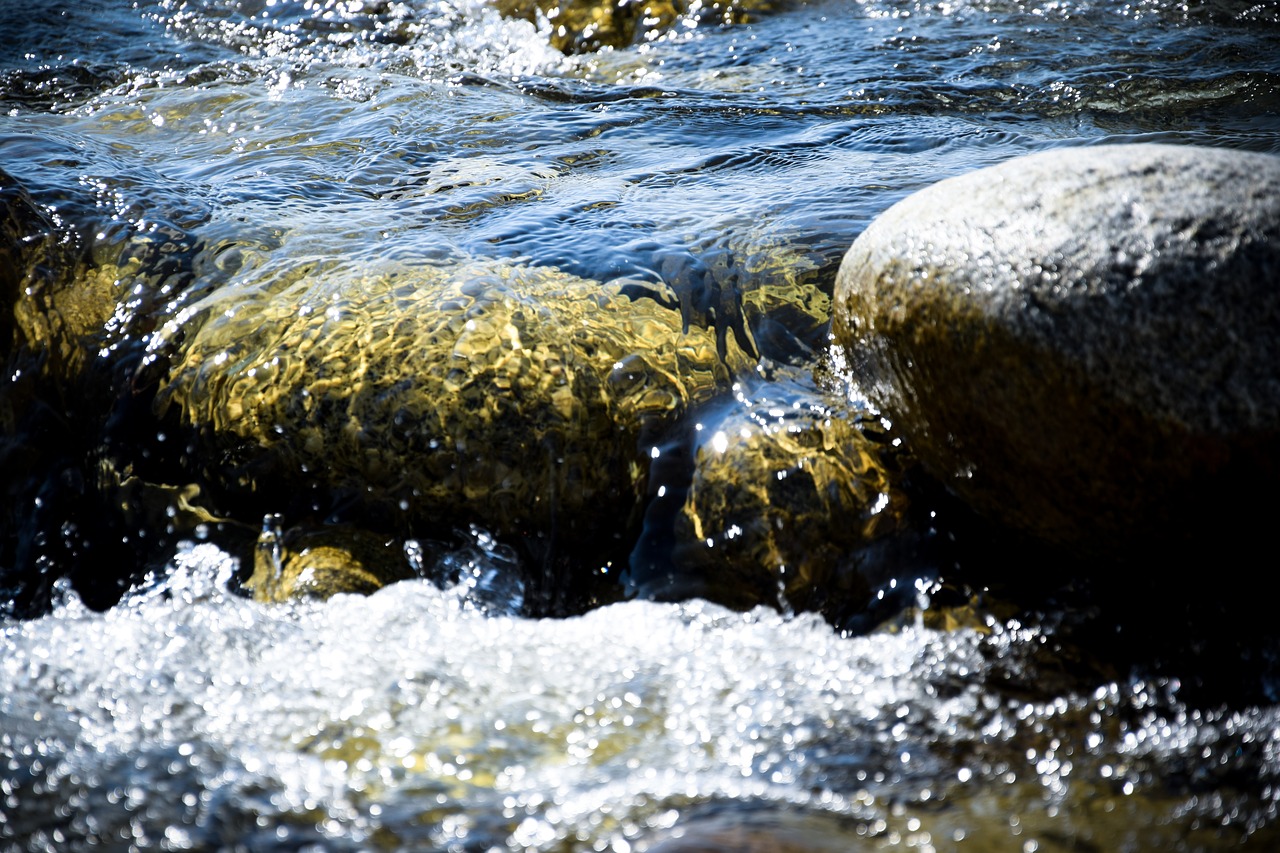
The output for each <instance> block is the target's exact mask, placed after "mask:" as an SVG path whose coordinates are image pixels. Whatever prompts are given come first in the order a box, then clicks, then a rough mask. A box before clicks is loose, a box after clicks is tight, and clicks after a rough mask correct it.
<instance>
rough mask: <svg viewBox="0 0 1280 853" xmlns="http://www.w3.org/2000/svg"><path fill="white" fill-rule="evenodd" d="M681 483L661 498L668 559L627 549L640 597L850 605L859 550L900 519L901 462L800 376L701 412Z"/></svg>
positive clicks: (857, 598) (857, 586)
mask: <svg viewBox="0 0 1280 853" xmlns="http://www.w3.org/2000/svg"><path fill="white" fill-rule="evenodd" d="M692 433H693V435H692V441H691V450H690V453H691V455H692V475H691V480H690V482H689V484H688V487H687V489H681V490H677V491H675V493H673V494H666V495H663V496H662V497H660V498H657V499H655V502H654V503H653V504H652V505H651V509H650V514H649V521H650V524H651V525H652V524H653V522H654V521H655V519H657V518H660V517H661V515H662V514H663V512H664V510H663V508H662V502H663V501H669V502H674V503H675V504H678V509H676V508H674V507H672V508H668V509H667V510H666V512H667V513H673V514H674V515H673V518H672V521H671V522H670V527H671V537H672V543H673V544H672V546H671V549H670V550H671V553H670V556H669V557H667V556H666V555H665V554H664V555H663V556H662V557H660V558H659V559H656V560H654V559H651V560H649V561H648V562H647V564H646V562H645V561H643V560H635V559H634V558H633V563H632V573H633V580H634V582H635V583H636V584H637V586H638V587H639V589H640V590H641V591H642V593H643V594H645V595H650V596H657V597H660V598H688V597H693V596H699V597H704V598H710V599H712V600H714V601H718V602H720V603H723V604H727V605H730V606H737V607H753V606H755V605H758V604H760V603H761V602H769V603H774V604H777V605H779V606H781V607H783V608H784V609H794V610H797V611H804V610H822V611H824V612H827V613H828V615H832V616H835V615H837V614H844V613H847V612H849V611H851V610H852V611H856V610H858V609H860V608H861V607H862V606H863V605H864V604H865V603H866V601H867V600H868V597H869V595H870V593H871V589H872V586H873V581H872V577H871V575H872V574H873V572H871V571H869V568H868V566H867V565H866V564H867V562H868V561H869V559H870V558H871V555H870V552H869V550H868V549H869V547H871V546H876V545H878V544H881V543H886V542H887V541H888V540H889V539H890V538H891V537H892V536H894V535H896V534H901V533H903V532H904V531H905V530H906V528H907V526H908V521H907V509H908V505H909V501H908V498H907V494H906V491H905V489H904V488H903V483H902V479H903V478H902V469H903V467H904V465H905V463H904V460H903V459H902V458H900V457H901V454H900V453H899V451H898V450H897V448H896V447H895V446H894V445H893V444H892V438H891V437H890V436H889V435H888V434H887V433H886V431H885V430H884V428H883V426H882V425H881V423H880V422H879V419H878V418H876V417H875V416H874V415H872V414H871V413H869V412H865V411H856V410H853V409H851V408H850V407H849V406H848V405H847V403H843V402H842V401H840V400H838V399H836V398H835V396H834V395H830V394H827V393H824V392H822V391H820V390H819V389H817V388H815V387H813V386H812V384H811V383H810V382H807V381H805V380H804V377H802V376H797V377H794V378H788V379H781V378H775V379H774V381H771V382H768V383H762V384H760V385H758V386H757V387H755V388H753V389H751V390H746V389H744V388H740V389H739V390H738V391H737V393H736V394H735V395H734V397H733V398H732V399H729V400H726V401H724V402H722V403H721V404H719V405H717V406H714V407H712V408H711V409H710V410H708V411H704V412H702V413H700V417H699V423H698V424H697V425H696V429H694V430H692Z"/></svg>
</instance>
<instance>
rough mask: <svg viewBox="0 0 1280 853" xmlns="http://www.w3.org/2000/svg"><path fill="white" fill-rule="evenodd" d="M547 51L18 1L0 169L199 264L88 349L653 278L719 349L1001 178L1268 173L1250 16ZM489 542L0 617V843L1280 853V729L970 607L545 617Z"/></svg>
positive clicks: (394, 22)
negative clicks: (1150, 169) (946, 191)
mask: <svg viewBox="0 0 1280 853" xmlns="http://www.w3.org/2000/svg"><path fill="white" fill-rule="evenodd" d="M540 26H541V28H542V29H541V30H540V28H539V27H540ZM546 27H547V24H546V23H545V22H543V23H542V24H541V25H536V24H531V23H528V22H524V21H511V20H506V19H503V18H501V17H500V16H499V15H498V14H497V13H496V12H495V11H494V10H493V9H492V8H490V7H489V6H487V5H485V4H483V3H480V2H478V0H413V2H336V0H242V2H233V0H156V2H138V3H133V4H114V3H109V2H106V0H87V2H82V3H47V4H36V5H35V6H34V7H33V6H31V5H29V4H22V5H21V6H20V4H16V3H6V2H0V31H3V32H4V36H3V38H0V167H2V168H3V169H4V171H5V173H7V174H9V175H11V176H13V177H14V178H15V179H16V180H17V181H18V182H19V183H20V184H21V185H22V186H23V187H24V188H25V189H26V190H27V191H29V192H30V193H31V195H32V197H33V198H35V199H36V201H37V202H39V203H40V204H41V205H43V207H44V209H45V210H46V211H47V212H48V214H49V216H50V218H51V220H52V221H53V222H54V223H55V225H58V226H59V227H66V228H67V229H68V231H69V233H71V234H73V235H75V238H76V239H78V240H80V241H81V242H82V243H83V244H84V249H85V252H86V253H88V254H90V255H91V256H93V257H94V258H97V259H99V260H105V261H109V262H115V260H116V259H117V258H119V257H121V255H122V253H123V254H124V256H126V257H127V256H129V253H141V254H142V255H145V256H147V257H150V258H152V259H153V262H154V258H155V257H157V256H160V257H164V258H172V259H175V260H173V261H172V267H164V268H163V269H164V270H165V273H164V277H162V278H161V279H160V281H159V283H158V284H157V287H156V290H155V292H154V293H146V294H142V293H139V294H136V296H134V297H131V298H129V299H123V300H121V301H120V307H119V309H118V310H117V312H116V314H115V315H114V316H113V317H111V318H110V320H109V321H108V323H107V327H106V328H107V335H106V338H105V340H104V341H103V349H102V356H103V357H104V358H107V357H110V356H111V354H112V353H114V352H117V351H119V350H121V348H124V347H126V346H127V345H130V344H132V343H136V342H137V341H138V340H143V341H144V342H145V340H146V337H147V336H148V335H150V334H151V330H152V329H154V328H158V327H159V323H158V322H155V320H156V316H158V317H159V318H160V320H162V321H163V320H172V319H175V318H176V319H177V320H179V321H181V319H182V318H183V317H185V316H186V315H185V314H184V313H183V311H184V309H190V308H191V307H192V306H193V305H195V304H197V303H198V300H200V299H202V298H204V297H206V296H208V295H209V294H210V293H214V292H218V291H219V290H220V289H221V291H222V294H221V296H222V298H228V299H230V300H231V301H234V293H235V290H234V289H235V288H237V287H240V288H248V287H256V286H258V284H257V283H258V282H264V281H271V280H273V278H279V277H281V275H282V273H281V271H284V274H292V273H291V272H290V271H294V270H299V269H303V270H305V269H307V268H308V264H314V265H315V266H316V267H317V268H323V265H324V264H327V263H331V262H332V260H333V259H334V258H341V259H343V262H344V263H346V264H349V265H352V266H358V265H359V264H361V263H367V264H368V265H369V266H370V267H375V266H378V265H380V264H385V263H393V262H397V261H405V262H413V263H422V262H428V263H431V262H435V263H441V264H445V263H453V262H456V261H459V260H463V259H466V258H470V257H485V258H493V257H497V258H502V259H507V260H511V261H517V262H522V263H529V264H532V265H556V266H560V267H562V268H564V269H565V270H567V271H569V272H571V273H573V274H575V275H579V276H583V277H585V278H589V279H596V280H602V281H605V280H611V279H615V278H620V277H630V278H633V279H638V280H640V281H647V282H652V283H654V284H658V283H661V284H662V285H663V286H669V287H671V288H672V289H673V291H674V292H675V293H676V294H677V296H678V297H679V299H680V302H681V307H682V310H684V311H685V312H686V314H687V316H688V317H690V318H691V319H692V320H693V321H695V322H717V323H723V322H726V318H724V317H723V316H709V315H710V314H714V311H710V310H709V309H708V306H714V305H719V304H722V302H723V299H722V297H723V294H725V293H731V294H733V295H735V296H740V295H741V294H743V293H747V292H749V291H750V290H751V289H753V288H758V287H761V286H765V285H768V284H770V283H771V282H772V281H773V280H774V278H773V277H775V276H777V275H778V271H779V269H786V270H790V271H791V274H793V275H799V274H800V273H801V272H803V273H804V274H806V275H811V276H812V277H813V278H814V280H815V281H818V282H819V283H821V284H823V285H824V286H826V287H828V288H829V287H830V282H831V279H832V278H833V277H834V269H835V266H836V264H838V262H839V258H840V256H841V254H842V253H843V251H844V250H845V249H846V248H847V246H848V244H849V242H850V241H851V240H852V238H853V237H854V236H855V235H856V234H857V233H859V232H860V231H861V230H862V229H863V228H864V227H865V225H866V224H867V222H869V221H870V219H871V218H872V217H873V216H874V215H876V213H878V212H879V211H881V210H883V209H884V208H886V207H887V206H889V205H890V204H891V203H893V202H894V201H896V200H897V199H899V198H901V197H902V196H904V195H906V194H907V193H909V192H911V191H913V190H915V189H918V188H920V187H922V186H925V185H927V184H930V183H932V182H934V181H937V180H939V179H942V178H945V177H948V176H950V175H954V174H958V173H961V172H964V171H968V170H971V169H973V168H977V167H980V166H983V165H988V164H991V163H995V162H999V161H1002V160H1005V159H1008V158H1010V157H1013V156H1016V155H1018V154H1022V153H1026V152H1028V151H1033V150H1038V149H1042V148H1046V147H1053V146H1057V145H1065V144H1081V143H1086V142H1094V141H1099V142H1100V141H1110V142H1115V141H1135V140H1151V141H1173V142H1183V143H1200V144H1212V145H1227V146H1232V147H1242V148H1249V149H1254V150H1269V151H1273V152H1280V135H1278V134H1277V132H1276V131H1277V123H1276V114H1277V111H1278V110H1280V98H1278V96H1277V93H1280V54H1277V52H1276V51H1274V49H1273V48H1274V44H1275V43H1276V41H1275V36H1276V34H1277V33H1278V32H1280V17H1278V15H1277V12H1276V9H1275V8H1274V6H1273V5H1272V4H1267V3H1250V2H1172V0H1135V2H1130V3H1104V2H1090V0H1045V2H1020V1H1019V0H985V2H984V1H983V0H957V2H893V1H892V0H847V2H838V0H829V2H812V3H803V2H797V3H794V4H786V5H785V8H782V9H780V10H778V11H775V12H773V13H771V14H769V15H762V16H761V17H760V18H759V19H758V20H756V21H754V22H752V23H746V24H740V25H736V26H729V27H716V26H709V25H707V23H705V22H702V23H699V21H698V19H697V17H696V16H692V15H691V16H689V17H687V18H685V19H683V20H681V21H678V22H677V23H676V25H675V26H674V27H673V28H672V29H671V30H670V31H668V32H667V33H665V34H662V35H660V36H659V37H657V38H653V39H650V40H647V41H646V42H645V43H643V44H640V45H637V46H635V47H632V48H628V49H622V50H606V51H602V52H599V53H597V54H591V55H582V56H575V57H565V56H562V55H561V54H559V53H558V52H556V51H554V50H553V49H552V48H550V47H549V45H548V41H547V32H546ZM122 247H124V248H122ZM139 247H141V248H139ZM147 252H150V253H151V254H149V255H147ZM156 263H158V262H156ZM798 271H799V272H798ZM148 313H150V314H151V315H154V316H151V317H147V316H146V315H147V314H148ZM752 331H753V334H755V335H757V337H758V338H760V339H761V340H764V339H765V337H767V336H766V335H765V334H764V332H765V330H762V329H753V330H752ZM811 344H812V342H796V341H790V340H787V339H785V336H784V337H783V338H782V339H781V342H780V343H778V345H777V351H776V352H772V353H770V354H771V355H774V356H776V357H779V358H795V357H797V356H800V357H806V356H809V355H811V354H812V353H811V352H808V351H806V350H805V346H809V345H811ZM19 378H20V377H19V376H18V375H16V374H15V376H13V377H12V381H14V382H17V381H18V380H19ZM160 440H163V437H161V438H160ZM712 443H713V446H716V447H719V446H720V444H721V443H722V441H721V439H720V438H719V437H713V438H712ZM723 443H724V444H725V445H726V446H727V438H726V439H724V440H723ZM6 451H7V448H6ZM6 458H9V457H6ZM18 493H19V494H21V495H23V496H24V498H23V499H24V500H26V499H27V498H28V497H30V498H31V499H30V503H31V505H32V507H34V508H33V509H31V510H30V516H31V517H32V518H37V519H44V518H45V516H47V515H48V513H50V512H52V511H53V510H51V509H49V508H48V506H46V505H45V504H43V503H42V501H44V500H45V498H44V495H45V494H46V492H45V491H43V490H42V489H41V487H40V485H39V484H37V485H36V486H34V487H32V488H31V489H29V490H26V491H23V490H21V489H18ZM32 496H34V497H32ZM23 512H25V510H24V511H23ZM16 515H17V516H19V517H22V518H26V517H27V516H24V515H22V513H17V514H16ZM40 523H42V524H45V523H46V522H45V521H40ZM80 523H81V525H83V523H84V519H81V522H80ZM48 524H49V526H48V527H47V530H49V531H61V532H62V534H63V535H65V536H66V537H67V539H68V541H69V542H70V540H71V539H72V538H73V534H74V533H75V531H76V529H77V525H76V524H75V523H73V522H71V521H68V522H66V523H65V524H64V523H62V521H61V520H60V519H55V520H54V521H53V522H49V523H48ZM41 530H42V531H45V530H46V528H41ZM472 534H473V540H474V541H473V542H472V543H471V544H469V545H467V546H466V547H464V548H462V549H460V550H457V551H455V552H452V553H450V554H447V555H445V556H444V557H443V558H442V563H441V564H440V565H439V566H435V567H428V568H430V571H426V570H424V572H423V573H424V574H426V575H430V576H432V577H436V578H446V579H448V580H449V581H450V582H452V583H455V584H456V585H454V586H449V587H447V588H444V589H442V588H440V587H438V586H436V585H433V584H432V583H429V582H427V581H410V582H405V583H401V584H397V585H395V586H392V587H389V588H387V589H384V590H382V591H380V592H379V593H377V594H375V595H373V596H370V597H368V598H360V597H353V596H338V597H336V598H334V599H332V600H330V601H328V602H324V603H320V602H300V603H297V604H292V605H280V606H264V605H261V604H257V603H254V602H252V601H249V600H246V599H245V598H244V597H242V596H241V595H239V594H236V593H232V592H229V591H228V585H229V584H230V583H231V578H232V576H233V574H234V570H235V566H234V560H233V558H232V557H230V556H229V555H228V554H227V553H225V552H224V551H222V550H219V549H218V548H217V547H216V546H215V545H213V544H211V543H209V542H204V543H200V544H192V543H189V542H188V543H182V544H181V545H179V546H178V548H177V553H176V554H174V555H172V557H171V559H168V564H167V565H166V566H165V567H164V569H163V571H160V572H158V573H157V574H156V575H155V576H154V577H152V578H151V579H149V580H148V581H147V582H146V583H144V584H143V585H141V586H140V587H139V588H138V589H136V590H135V591H134V592H132V593H130V594H129V595H127V596H126V597H125V599H124V600H123V601H122V602H121V603H120V604H119V605H118V606H116V607H113V608H111V609H109V610H107V611H106V612H95V611H93V610H91V609H90V608H87V607H86V606H84V604H82V603H81V601H80V599H79V597H78V596H77V594H76V593H75V592H74V591H72V590H71V589H70V588H69V586H68V585H67V584H66V583H65V582H62V583H60V589H59V598H58V601H57V602H56V604H55V606H54V607H53V609H52V611H51V612H49V613H48V614H47V615H44V616H42V617H40V618H36V619H32V620H29V621H19V620H15V619H10V620H7V621H4V622H3V623H0V652H2V653H0V847H3V848H4V849H5V850H9V849H13V850H30V851H40V850H47V851H63V850H88V849H108V850H116V849H119V850H124V849H174V850H182V849H202V850H204V849H230V850H268V849H271V850H275V849H279V850H295V849H324V850H345V849H350V850H368V849H375V850H398V849H440V850H468V851H470V850H489V849H499V850H545V851H551V850H563V851H569V850H575V851H576V850H587V849H591V850H614V851H618V853H629V851H642V850H644V849H647V848H648V847H650V846H654V845H657V844H661V843H664V841H669V840H671V839H674V838H676V837H678V836H679V835H680V833H682V832H687V833H688V834H689V837H690V838H694V837H697V835H698V830H697V827H698V826H699V825H700V824H701V825H702V826H703V827H704V830H702V831H703V832H704V833H709V834H710V835H711V836H712V837H713V838H714V836H715V832H716V831H717V827H721V828H722V827H724V826H727V825H733V824H734V823H735V822H736V823H737V824H740V825H744V826H757V827H764V828H765V829H764V830H762V832H769V831H774V832H776V833H777V835H776V836H775V837H776V838H778V839H782V838H785V837H786V834H787V832H788V831H791V829H789V828H794V826H793V824H792V823H791V822H792V821H804V820H809V821H812V822H811V823H804V824H803V827H802V829H801V830H796V831H799V832H800V834H801V838H802V839H803V841H802V842H801V843H800V844H799V845H798V847H797V848H796V849H818V848H819V847H821V849H827V848H828V847H829V848H830V849H844V850H849V849H864V848H865V849H901V848H906V849H916V850H931V849H939V850H945V849H957V848H959V849H966V850H1019V849H1020V850H1025V851H1032V850H1064V851H1065V850H1078V849H1082V848H1084V849H1105V850H1152V849H1155V850H1179V849H1186V850H1212V849H1236V848H1237V847H1238V846H1241V845H1242V844H1246V843H1249V844H1254V845H1257V846H1258V847H1259V848H1260V849H1275V847H1276V845H1280V839H1278V838H1277V829H1276V825H1277V808H1278V806H1277V799H1278V798H1280V779H1277V773H1278V772H1280V716H1277V712H1276V710H1275V709H1274V708H1273V707H1270V706H1264V707H1243V708H1239V707H1226V706H1222V707H1220V706H1215V705H1212V704H1210V705H1208V706H1203V707H1202V706H1200V705H1190V704H1188V703H1186V702H1185V701H1184V699H1183V698H1182V697H1181V694H1180V691H1181V685H1180V684H1179V683H1178V681H1177V680H1176V679H1174V678H1172V677H1170V678H1165V679H1152V680H1143V679H1141V678H1139V677H1136V676H1132V677H1130V676H1123V675H1115V676H1114V677H1105V676H1100V675H1096V674H1094V673H1092V671H1089V670H1086V675H1084V676H1079V675H1070V674H1064V672H1065V670H1067V669H1069V667H1068V665H1067V663H1063V662H1062V661H1061V660H1060V658H1062V659H1065V658H1066V657H1067V655H1065V653H1064V652H1063V650H1061V649H1059V648H1057V647H1056V646H1055V638H1054V636H1053V633H1052V631H1049V630H1047V629H1045V628H1044V627H1042V626H1038V625H1025V624H1021V623H1019V622H1017V621H1016V620H1010V619H996V618H994V617H992V616H987V617H984V618H980V619H977V618H975V619H968V620H965V619H960V620H959V624H960V626H961V627H956V628H954V629H953V630H947V631H940V630H935V629H934V628H931V627H926V626H925V622H924V620H923V619H922V618H920V617H919V615H918V613H915V612H909V613H907V614H905V615H903V616H901V617H899V618H898V619H896V620H894V622H893V623H892V624H891V625H890V626H887V627H886V628H884V629H883V630H879V631H875V632H872V633H869V634H866V635H861V636H844V635H842V634H841V633H839V632H838V631H836V630H834V629H833V628H832V627H831V626H829V625H827V624H825V623H823V622H822V621H821V620H820V619H818V618H816V617H813V616H805V615H799V616H784V615H780V614H778V613H775V612H773V611H771V610H755V611H751V612H749V613H745V614H740V613H733V612H730V611H728V610H723V609H720V608H718V607H716V606H714V605H711V604H706V603H703V602H698V601H693V602H687V603H683V604H657V603H647V602H639V601H633V602H628V603H624V604H616V605H612V606H609V607H606V608H603V609H599V610H596V611H593V612H590V613H587V614H585V615H583V616H580V617H575V618H570V619H563V620H532V619H525V618H521V617H520V616H518V615H515V614H516V613H517V612H518V611H519V608H520V604H519V602H520V600H521V595H522V590H521V588H520V586H519V584H518V582H516V581H514V580H512V577H511V574H510V572H509V569H510V567H511V560H510V557H509V555H508V554H507V552H506V551H503V550H502V547H501V545H499V544H498V543H494V542H493V541H492V540H490V539H488V538H487V537H486V536H485V535H484V534H483V533H482V532H480V531H473V532H472ZM44 535H45V533H44V532H41V533H40V534H39V536H44ZM136 535H137V536H139V537H146V536H148V535H151V538H152V539H155V538H159V531H152V530H146V529H142V530H139V531H137V534H136ZM37 538H39V537H37ZM41 541H43V540H41ZM4 547H5V548H9V546H8V545H7V544H6V545H4ZM128 547H129V548H132V547H133V546H132V544H129V546H128ZM65 552H66V553H67V554H70V555H72V556H74V557H77V559H79V560H80V561H81V563H82V564H83V565H82V568H83V571H82V572H81V574H82V575H83V574H89V575H91V574H92V573H93V571H94V570H95V569H99V568H101V566H99V565H96V564H95V563H94V562H93V561H94V557H95V554H96V553H98V552H96V551H95V550H94V549H93V548H92V547H90V545H89V543H88V542H87V540H85V541H81V540H80V539H77V540H76V541H75V542H72V543H71V544H68V545H67V547H66V549H65ZM10 553H12V550H11V549H10V550H5V551H0V554H10ZM113 553H119V552H113ZM410 557H411V559H412V558H413V554H410ZM41 559H43V557H42V558H41ZM50 559H52V558H50ZM37 563H39V560H37ZM39 564H40V565H43V563H39ZM78 565H79V564H78ZM3 568H5V569H7V568H9V567H7V566H6V567H3ZM126 574H127V572H126ZM926 574H928V573H927V572H922V576H923V575H926ZM6 582H8V581H7V580H6ZM892 583H896V581H895V582H892ZM908 583H909V581H908ZM890 591H891V590H889V589H888V588H887V587H886V588H885V589H882V590H881V591H880V592H881V593H882V596H881V597H883V594H884V593H887V592H890ZM909 591H912V590H909ZM914 592H919V603H920V604H921V605H928V604H929V601H930V595H932V592H933V590H932V587H930V586H929V585H928V584H924V583H921V584H920V586H919V588H918V590H914ZM706 827H709V828H706ZM710 843H712V846H713V847H714V841H713V842H710ZM778 843H779V847H778V849H783V848H782V847H781V844H782V843H783V842H781V841H779V842H778ZM806 845H808V846H806Z"/></svg>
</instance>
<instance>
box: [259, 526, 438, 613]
mask: <svg viewBox="0 0 1280 853" xmlns="http://www.w3.org/2000/svg"><path fill="white" fill-rule="evenodd" d="M279 524H280V519H279V517H270V516H269V517H268V518H267V520H266V521H265V523H264V525H263V530H262V535H261V536H259V537H258V543H257V547H256V548H255V549H254V555H253V574H252V576H250V578H249V580H248V581H247V582H246V583H245V587H246V588H247V589H248V590H249V591H250V592H252V594H253V598H254V600H255V601H259V602H262V603H264V604H266V603H281V602H284V601H289V600H291V599H295V598H329V597H330V596H333V595H336V594H338V593H352V592H354V593H372V592H376V591H378V590H379V589H381V588H382V587H384V586H386V585H387V584H391V583H395V582H396V581H400V580H408V579H410V578H413V577H416V573H415V572H414V570H413V567H412V565H411V564H410V562H409V560H408V559H407V558H406V557H405V553H404V550H403V548H402V547H400V546H399V544H400V543H398V542H396V541H394V540H392V539H389V538H388V537H386V536H378V535H376V534H373V533H370V532H368V531H366V530H361V529H359V528H352V527H347V526H342V525H334V526H329V527H320V528H314V529H290V530H288V531H285V530H283V529H281V528H280V526H279Z"/></svg>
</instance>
